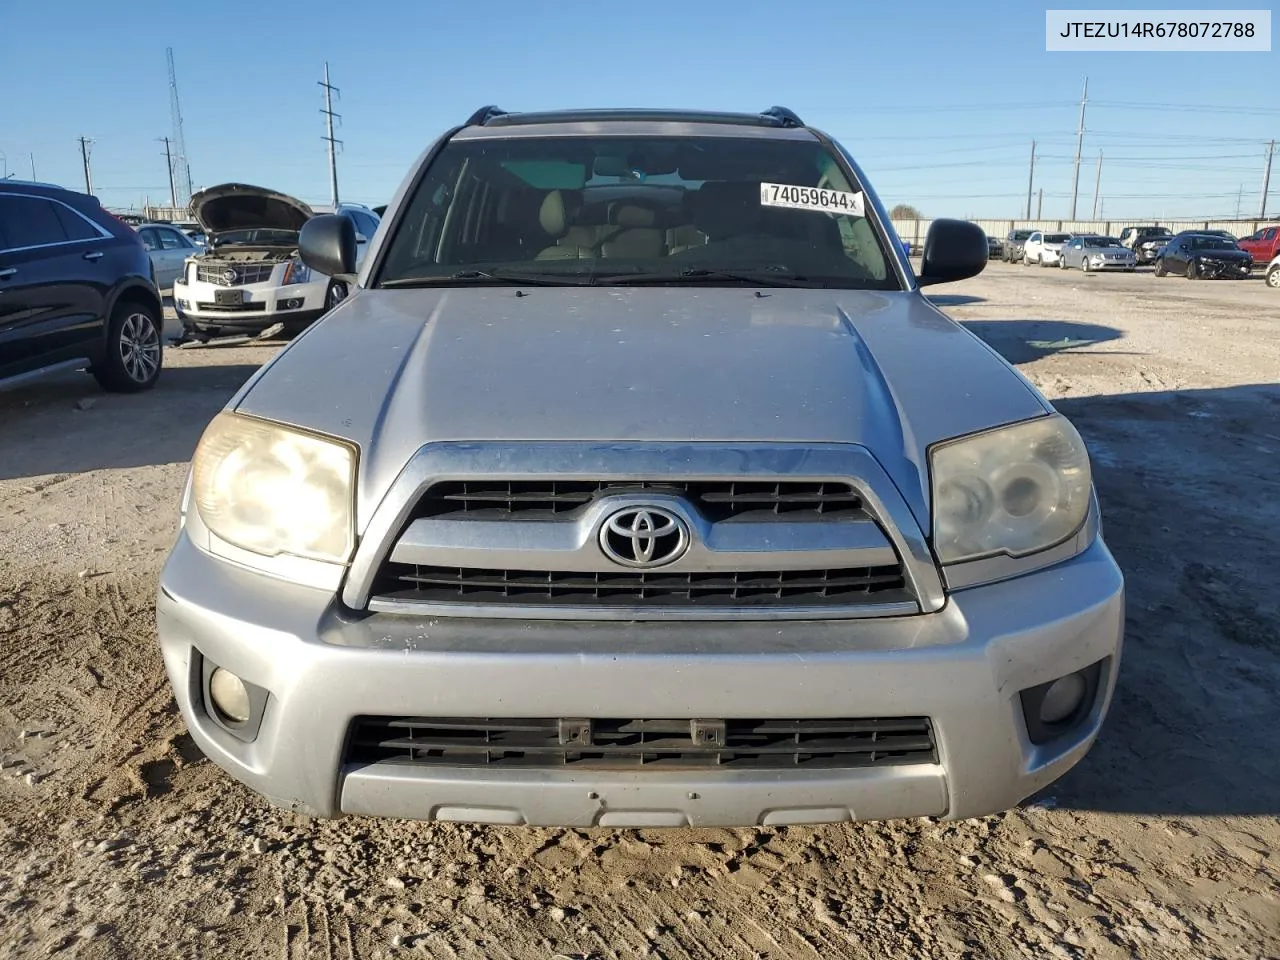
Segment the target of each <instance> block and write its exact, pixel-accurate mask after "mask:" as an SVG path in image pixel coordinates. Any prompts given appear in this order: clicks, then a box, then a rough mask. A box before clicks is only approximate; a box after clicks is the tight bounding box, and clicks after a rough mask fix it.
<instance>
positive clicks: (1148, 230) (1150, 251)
mask: <svg viewBox="0 0 1280 960" xmlns="http://www.w3.org/2000/svg"><path fill="white" fill-rule="evenodd" d="M1172 238H1173V231H1172V230H1170V229H1169V228H1168V227H1125V228H1124V229H1123V230H1121V231H1120V243H1121V245H1122V246H1126V247H1128V248H1129V249H1130V250H1132V251H1133V253H1134V256H1135V257H1136V258H1137V262H1138V264H1139V265H1141V264H1144V263H1154V262H1155V260H1156V255H1157V254H1158V253H1159V252H1160V248H1161V247H1163V246H1164V245H1165V244H1166V243H1168V242H1169V241H1170V240H1171V239H1172Z"/></svg>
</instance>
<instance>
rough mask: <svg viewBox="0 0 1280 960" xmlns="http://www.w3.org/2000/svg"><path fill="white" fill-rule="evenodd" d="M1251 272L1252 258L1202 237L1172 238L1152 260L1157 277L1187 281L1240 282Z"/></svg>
mask: <svg viewBox="0 0 1280 960" xmlns="http://www.w3.org/2000/svg"><path fill="white" fill-rule="evenodd" d="M1251 269H1253V257H1251V256H1249V254H1247V253H1245V252H1244V251H1243V250H1241V249H1240V248H1239V247H1237V246H1236V245H1235V244H1234V243H1232V242H1231V241H1230V240H1224V239H1222V238H1221V237H1211V236H1207V235H1205V234H1202V233H1193V234H1186V235H1183V236H1177V237H1174V238H1173V239H1172V240H1170V241H1169V243H1168V245H1167V246H1166V247H1165V248H1164V249H1163V250H1161V251H1160V254H1159V256H1158V257H1156V276H1157V277H1163V276H1164V275H1165V274H1168V273H1180V274H1182V275H1183V276H1185V277H1186V278H1187V279H1188V280H1208V279H1213V278H1216V277H1226V278H1228V279H1232V280H1243V279H1244V278H1245V277H1247V276H1249V271H1250V270H1251Z"/></svg>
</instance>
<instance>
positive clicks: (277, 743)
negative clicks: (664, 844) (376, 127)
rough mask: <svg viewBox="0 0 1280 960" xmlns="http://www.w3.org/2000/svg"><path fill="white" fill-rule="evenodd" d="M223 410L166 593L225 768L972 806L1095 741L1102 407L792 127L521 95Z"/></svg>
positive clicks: (483, 124)
mask: <svg viewBox="0 0 1280 960" xmlns="http://www.w3.org/2000/svg"><path fill="white" fill-rule="evenodd" d="M300 226H301V236H300V239H299V248H300V251H301V259H302V260H303V262H304V263H305V264H306V265H308V266H309V267H310V269H312V270H313V271H315V272H316V273H318V274H321V275H324V276H330V277H335V278H341V279H343V280H344V281H345V282H346V283H348V284H349V287H350V291H351V293H350V296H348V297H347V298H346V299H345V300H344V301H343V302H342V303H341V304H340V305H339V306H338V307H337V308H336V309H334V310H333V311H332V312H331V313H329V314H328V315H327V316H326V317H324V318H323V319H322V320H321V321H320V322H319V323H317V324H316V325H314V326H312V327H311V328H309V329H308V330H307V331H306V332H305V333H303V334H302V335H301V336H299V337H298V338H297V339H296V340H294V341H293V342H292V343H291V344H290V345H289V346H288V347H286V348H285V349H284V350H283V351H282V352H281V353H280V354H279V355H278V356H277V357H276V358H275V359H274V360H273V361H272V362H271V363H269V364H268V365H267V366H266V367H264V368H263V369H262V370H261V371H260V372H259V373H257V374H256V375H255V376H254V377H253V378H252V379H251V380H250V381H249V382H248V383H247V384H245V386H244V387H243V388H242V389H241V390H240V391H239V393H237V394H236V396H235V397H234V398H233V399H232V400H231V402H230V403H229V404H228V406H227V407H226V409H225V411H224V412H223V413H221V414H220V415H218V416H217V417H216V418H215V419H214V420H213V422H212V423H211V424H210V426H209V427H208V429H207V431H206V433H205V435H204V437H203V439H202V440H201V442H200V444H199V448H198V450H197V452H196V454H195V457H194V462H193V466H192V472H191V476H190V479H189V482H188V485H187V490H186V493H185V495H184V498H183V503H182V522H181V530H180V533H179V536H178V539H177V543H176V545H175V546H174V548H173V550H172V553H171V554H170V556H169V558H168V561H167V563H166V565H165V568H164V571H163V574H162V578H161V582H160V587H159V601H158V621H159V633H160V642H161V646H162V649H163V654H164V660H165V665H166V668H167V670H168V674H169V678H170V680H171V681H172V685H173V690H174V694H175V696H176V698H177V701H178V704H179V706H180V708H181V710H182V714H183V716H184V718H185V719H186V722H187V724H188V725H189V727H190V730H191V734H192V736H193V737H194V738H195V740H196V742H197V743H198V744H199V745H200V747H201V748H202V749H203V750H204V751H205V752H206V753H207V754H208V755H209V756H210V757H211V758H212V759H213V760H214V761H215V762H216V763H217V764H219V765H220V766H222V767H223V768H225V769H226V770H227V771H229V772H230V773H231V774H232V775H234V776H235V777H237V778H238V779H240V780H242V781H244V782H245V783H247V784H249V785H250V786H252V787H254V788H255V789H257V790H259V791H261V792H262V793H263V794H265V795H266V796H267V797H269V798H270V799H272V800H273V801H275V802H277V803H280V804H283V805H286V806H288V807H291V808H293V809H295V810H298V811H303V812H307V813H310V814H314V815H320V816H337V815H341V814H365V815H387V816H396V817H413V818H434V819H440V820H464V821H481V822H489V823H503V824H559V825H582V826H586V825H593V824H594V825H600V826H611V827H622V826H662V825H684V824H703V825H710V824H714V825H749V824H794V823H814V822H827V821H840V820H849V819H855V818H858V819H861V818H885V817H918V816H930V817H946V818H960V817H972V816H976V815H979V814H987V813H991V812H993V811H998V810H1001V809H1004V808H1007V807H1009V806H1010V805H1012V804H1015V803H1017V802H1018V801H1019V800H1020V799H1022V798H1024V797H1026V796H1028V795H1029V794H1031V793H1033V792H1034V791H1036V790H1038V789H1039V788H1041V787H1043V786H1045V785H1046V784H1048V783H1049V782H1051V781H1052V780H1054V779H1055V778H1057V777H1059V776H1060V775H1062V774H1063V773H1064V772H1065V771H1066V770H1068V769H1069V768H1070V767H1071V766H1072V765H1074V764H1075V763H1076V762H1077V761H1078V760H1080V758H1081V757H1083V756H1084V755H1085V752H1086V751H1087V750H1088V749H1089V747H1090V745H1091V744H1092V743H1093V741H1094V738H1095V737H1096V736H1097V733H1098V730H1099V728H1100V726H1101V724H1102V722H1103V716H1104V714H1105V712H1106V709H1107V705H1108V703H1109V701H1110V699H1111V694H1112V690H1113V688H1114V685H1115V680H1116V670H1117V665H1118V662H1119V656H1120V648H1121V633H1122V627H1123V622H1124V611H1123V582H1122V578H1121V574H1120V571H1119V570H1118V569H1117V567H1116V564H1115V562H1114V561H1113V560H1112V558H1111V555H1110V553H1109V552H1108V551H1107V548H1106V546H1105V545H1104V543H1103V541H1102V538H1101V535H1100V527H1099V519H1098V505H1097V502H1096V498H1095V496H1094V493H1093V486H1092V483H1091V478H1090V467H1089V458H1088V455H1087V453H1086V450H1085V446H1084V444H1083V443H1082V442H1081V439H1080V436H1079V435H1078V434H1077V433H1076V431H1075V430H1074V429H1073V428H1072V426H1071V424H1070V423H1068V422H1067V421H1066V420H1065V419H1063V418H1062V417H1061V416H1060V415H1058V414H1057V413H1055V411H1054V409H1053V407H1052V406H1051V405H1050V404H1049V403H1048V402H1047V401H1046V400H1045V399H1044V398H1043V397H1042V396H1041V395H1040V394H1039V393H1037V392H1036V390H1035V389H1034V388H1033V387H1032V386H1031V385H1030V384H1029V383H1028V382H1027V381H1026V380H1025V379H1024V378H1023V377H1021V376H1020V375H1019V374H1018V373H1017V372H1015V371H1014V370H1013V369H1012V368H1011V367H1010V366H1008V365H1007V364H1006V363H1005V362H1004V361H1003V360H1002V359H1000V357H998V356H997V355H996V354H995V353H994V352H993V351H992V350H990V349H989V348H988V347H987V346H986V345H985V344H983V343H982V342H981V341H979V340H978V339H976V338H975V337H974V336H972V335H971V334H970V333H968V332H967V331H965V330H964V329H963V328H961V327H960V326H958V325H956V324H955V323H953V322H952V321H951V320H949V319H948V318H947V317H945V316H944V315H942V314H941V313H940V312H939V311H938V310H937V309H936V308H935V307H934V306H933V305H932V304H931V303H930V302H929V301H928V300H927V299H926V298H925V297H924V295H923V294H922V292H921V288H922V286H924V285H926V284H932V283H940V282H945V281H950V280H959V279H962V278H964V277H968V276H972V275H974V274H976V273H978V272H979V271H980V270H981V269H982V268H983V266H984V265H985V263H986V260H987V242H986V238H985V236H984V235H983V232H982V231H981V230H980V229H979V228H978V227H977V226H976V225H974V224H970V223H965V222H960V221H954V220H950V221H948V220H938V221H935V222H934V223H933V224H932V226H931V228H930V231H929V235H928V238H927V240H926V242H925V245H924V249H923V257H922V260H921V267H920V275H919V276H916V275H915V274H914V273H913V271H912V268H911V265H910V264H909V262H908V260H907V258H906V257H905V256H904V255H903V252H902V250H901V249H900V248H899V247H898V245H897V244H896V243H895V242H894V239H893V234H892V231H891V229H890V227H889V220H888V217H887V216H886V214H885V211H884V209H883V207H882V206H881V204H880V202H879V200H878V199H877V198H876V196H875V194H874V193H873V192H872V191H871V188H870V187H869V186H868V184H867V182H866V179H865V178H864V177H863V175H862V172H861V171H860V170H859V168H858V166H857V165H856V164H855V163H854V161H853V160H852V159H851V158H850V156H849V155H848V154H847V153H846V152H845V150H844V149H843V148H842V147H841V146H840V145H838V144H837V143H836V142H834V141H833V140H832V139H831V138H829V137H828V136H826V135H824V134H822V133H821V132H819V131H817V130H814V129H812V128H810V127H808V126H806V125H805V124H803V123H802V122H801V121H800V120H799V119H798V118H797V117H796V116H795V114H793V113H791V112H790V111H788V110H785V109H782V108H773V109H771V110H768V111H766V112H765V113H763V114H759V115H742V114H716V113H671V112H660V111H585V112H574V113H546V114H511V113H504V112H502V111H499V110H497V109H494V108H486V109H484V110H481V111H480V112H478V113H477V114H476V115H475V116H473V117H472V118H471V119H470V120H469V121H468V122H467V123H466V124H464V125H462V126H460V127H458V128H455V129H453V130H450V131H449V132H448V133H446V134H445V135H444V136H442V137H441V138H440V139H439V140H438V141H436V143H434V144H433V145H432V146H431V147H430V148H429V149H428V150H427V151H426V152H425V154H424V155H423V156H422V157H421V159H420V160H419V162H418V163H417V164H416V166H415V167H414V169H413V170H412V171H411V172H410V174H409V176H408V177H407V178H406V180H405V181H404V183H403V185H402V186H401V188H400V190H399V192H398V193H397V195H396V196H395V198H394V199H393V201H392V202H391V204H390V205H389V206H388V209H387V217H386V220H385V222H384V224H383V227H382V229H381V230H380V231H379V232H378V236H377V237H376V238H375V239H374V241H373V243H372V244H371V247H370V250H369V254H368V256H367V258H366V259H365V261H364V263H363V265H362V266H361V268H360V270H359V272H358V274H357V273H356V272H355V260H356V238H355V231H354V228H353V225H352V223H351V221H350V220H349V219H346V218H343V217H341V216H319V217H315V218H313V219H309V220H308V221H307V222H306V223H305V224H300Z"/></svg>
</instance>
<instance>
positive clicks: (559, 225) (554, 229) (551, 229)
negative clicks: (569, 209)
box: [538, 190, 569, 238]
mask: <svg viewBox="0 0 1280 960" xmlns="http://www.w3.org/2000/svg"><path fill="white" fill-rule="evenodd" d="M538 222H539V223H540V224H542V229H543V230H545V231H547V233H549V234H551V236H553V237H557V238H558V237H563V236H564V235H565V233H566V232H567V231H568V229H569V221H568V218H567V217H566V216H565V209H564V194H562V193H561V192H560V191H559V190H552V191H551V192H550V193H548V194H547V195H546V197H545V198H544V199H543V201H542V206H541V208H539V210H538Z"/></svg>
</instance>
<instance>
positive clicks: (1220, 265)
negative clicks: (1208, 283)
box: [1200, 260, 1253, 280]
mask: <svg viewBox="0 0 1280 960" xmlns="http://www.w3.org/2000/svg"><path fill="white" fill-rule="evenodd" d="M1252 272H1253V264H1252V263H1241V262H1239V261H1214V260H1202V261H1201V262H1200V276H1201V278H1203V279H1205V280H1220V279H1227V280H1243V279H1244V278H1246V277H1248V276H1249V275H1250V274H1251V273H1252Z"/></svg>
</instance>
